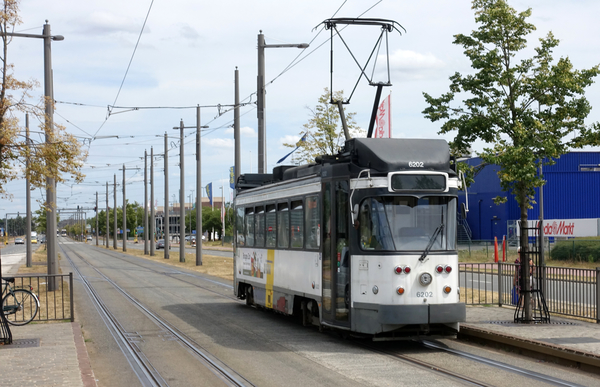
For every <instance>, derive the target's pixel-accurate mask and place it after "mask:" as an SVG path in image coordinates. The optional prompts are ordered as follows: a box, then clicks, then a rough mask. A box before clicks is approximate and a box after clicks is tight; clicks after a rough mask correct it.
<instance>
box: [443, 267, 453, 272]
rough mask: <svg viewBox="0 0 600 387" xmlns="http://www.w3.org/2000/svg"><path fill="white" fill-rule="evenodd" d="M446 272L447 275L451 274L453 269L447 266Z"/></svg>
mask: <svg viewBox="0 0 600 387" xmlns="http://www.w3.org/2000/svg"><path fill="white" fill-rule="evenodd" d="M444 271H445V272H446V273H450V272H451V271H452V267H451V266H446V267H445V268H444Z"/></svg>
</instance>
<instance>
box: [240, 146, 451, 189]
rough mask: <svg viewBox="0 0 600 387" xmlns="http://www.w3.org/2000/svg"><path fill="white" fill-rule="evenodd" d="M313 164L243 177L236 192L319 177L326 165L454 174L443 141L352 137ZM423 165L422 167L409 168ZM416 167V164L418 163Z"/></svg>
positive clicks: (375, 171) (381, 171)
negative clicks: (339, 150) (334, 152)
mask: <svg viewBox="0 0 600 387" xmlns="http://www.w3.org/2000/svg"><path fill="white" fill-rule="evenodd" d="M315 161H316V163H315V164H306V165H300V166H296V165H282V166H278V167H275V168H274V169H273V173H272V174H271V173H269V174H245V175H242V176H240V180H238V184H237V188H238V189H242V190H244V189H248V188H253V187H259V186H262V185H265V184H270V183H275V182H278V181H286V180H292V179H297V178H302V177H308V176H311V175H313V176H314V175H320V174H321V170H322V169H323V168H325V167H327V166H328V165H334V164H347V165H348V167H349V169H350V173H351V174H355V173H358V171H360V170H363V169H366V168H369V169H371V173H372V174H387V173H389V172H396V171H407V170H415V171H418V170H426V171H439V172H447V173H448V172H450V173H454V172H453V171H452V170H451V169H450V148H449V146H448V143H447V142H446V141H445V140H438V139H414V138H406V139H400V138H353V139H350V140H348V141H346V144H345V146H344V148H343V149H342V151H341V152H340V153H339V154H337V155H333V156H331V155H326V156H319V157H317V158H316V160H315ZM414 162H417V163H423V164H422V165H423V166H422V167H421V166H419V167H414V166H411V165H412V163H414ZM419 165H420V164H419Z"/></svg>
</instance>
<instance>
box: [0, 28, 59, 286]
mask: <svg viewBox="0 0 600 387" xmlns="http://www.w3.org/2000/svg"><path fill="white" fill-rule="evenodd" d="M2 35H3V36H16V37H22V38H40V39H44V103H45V105H46V143H50V142H51V140H52V139H51V137H52V135H51V131H52V130H53V127H54V104H53V98H54V90H53V87H54V86H53V81H52V57H51V52H52V51H51V47H52V41H53V40H56V41H61V40H64V39H65V38H64V36H62V35H54V36H52V34H50V24H48V20H46V24H44V27H43V29H42V35H35V34H21V33H16V32H4V33H2ZM55 209H56V181H55V179H54V178H53V177H47V178H46V250H47V252H48V275H55V274H58V264H57V260H56V242H57V240H56V216H55V211H54V210H55ZM47 287H48V290H49V291H54V289H55V288H56V283H55V278H54V277H51V278H48V285H47Z"/></svg>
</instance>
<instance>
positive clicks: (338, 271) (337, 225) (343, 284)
mask: <svg viewBox="0 0 600 387" xmlns="http://www.w3.org/2000/svg"><path fill="white" fill-rule="evenodd" d="M348 197H349V187H348V181H347V180H337V181H332V182H326V183H323V222H322V224H323V227H324V229H323V233H322V235H323V241H322V242H323V243H322V244H321V246H323V265H322V267H323V281H322V284H323V320H324V321H325V322H329V323H333V324H335V325H346V326H350V314H349V313H350V305H349V304H350V254H349V250H348V246H349V243H348V236H349V235H348V230H349V227H348V226H349V225H348V211H349V207H348Z"/></svg>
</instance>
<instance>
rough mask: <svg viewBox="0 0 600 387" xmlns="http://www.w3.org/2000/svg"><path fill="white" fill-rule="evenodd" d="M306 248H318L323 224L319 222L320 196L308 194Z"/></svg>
mask: <svg viewBox="0 0 600 387" xmlns="http://www.w3.org/2000/svg"><path fill="white" fill-rule="evenodd" d="M304 214H305V217H306V219H305V224H306V248H307V249H318V248H319V243H320V241H321V240H320V238H319V236H320V234H321V232H320V231H321V224H320V222H319V197H318V196H308V197H307V198H306V211H305V212H304Z"/></svg>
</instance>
